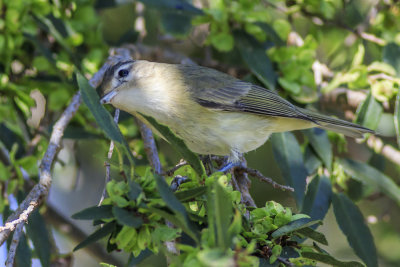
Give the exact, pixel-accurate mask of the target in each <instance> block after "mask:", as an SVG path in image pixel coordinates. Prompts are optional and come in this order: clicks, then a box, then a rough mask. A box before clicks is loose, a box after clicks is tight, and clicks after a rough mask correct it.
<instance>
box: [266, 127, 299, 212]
mask: <svg viewBox="0 0 400 267" xmlns="http://www.w3.org/2000/svg"><path fill="white" fill-rule="evenodd" d="M271 142H272V151H273V153H274V156H275V160H276V162H277V163H278V166H279V168H280V170H281V173H282V176H283V178H284V179H285V181H286V184H287V185H289V186H291V187H293V188H294V190H295V191H294V193H293V194H294V198H295V200H296V203H297V206H298V208H299V209H301V206H302V205H303V198H304V191H305V189H306V178H307V170H306V168H305V167H304V162H303V155H302V153H301V150H300V146H299V143H298V142H297V140H296V138H295V136H294V135H293V134H292V133H290V132H285V133H274V134H273V135H272V137H271Z"/></svg>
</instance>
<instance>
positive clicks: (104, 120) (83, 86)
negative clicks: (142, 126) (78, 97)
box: [76, 73, 134, 163]
mask: <svg viewBox="0 0 400 267" xmlns="http://www.w3.org/2000/svg"><path fill="white" fill-rule="evenodd" d="M76 79H77V81H78V86H79V89H80V91H81V94H82V99H83V102H85V104H86V106H87V107H88V108H89V110H90V111H91V112H92V114H93V116H94V118H95V120H96V122H97V124H98V125H99V126H100V128H101V129H102V130H103V131H104V133H105V134H106V135H107V137H108V138H110V139H112V140H114V141H116V142H118V143H119V144H120V145H122V147H123V148H124V150H125V153H126V155H127V156H128V159H129V160H130V162H131V163H133V162H134V158H133V155H132V153H131V151H130V148H129V146H128V144H127V143H126V141H125V139H124V137H123V136H122V134H121V132H120V130H119V128H118V126H117V125H116V124H115V122H114V120H113V118H112V117H111V115H110V113H109V112H108V111H107V110H106V109H105V108H104V107H103V106H102V105H101V104H100V98H99V96H98V94H97V92H96V90H95V89H94V88H93V87H92V86H91V85H90V84H89V82H88V80H87V79H86V78H85V77H83V76H82V75H81V74H79V73H78V74H77V75H76Z"/></svg>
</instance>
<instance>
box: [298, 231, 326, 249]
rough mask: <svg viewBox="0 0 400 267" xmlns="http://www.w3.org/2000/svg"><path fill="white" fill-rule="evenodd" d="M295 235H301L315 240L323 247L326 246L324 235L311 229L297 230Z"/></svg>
mask: <svg viewBox="0 0 400 267" xmlns="http://www.w3.org/2000/svg"><path fill="white" fill-rule="evenodd" d="M296 233H299V234H302V235H303V236H305V237H308V238H310V239H312V240H315V241H317V242H319V243H321V244H323V245H328V241H327V240H326V237H325V235H324V234H322V233H320V232H317V231H315V230H313V229H312V228H311V227H306V228H302V229H300V230H297V231H296Z"/></svg>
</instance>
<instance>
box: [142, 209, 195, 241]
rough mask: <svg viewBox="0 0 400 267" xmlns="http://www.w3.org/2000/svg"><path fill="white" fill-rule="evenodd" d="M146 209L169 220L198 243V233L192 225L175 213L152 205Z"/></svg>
mask: <svg viewBox="0 0 400 267" xmlns="http://www.w3.org/2000/svg"><path fill="white" fill-rule="evenodd" d="M147 209H148V210H149V211H151V212H153V213H155V214H158V215H160V216H161V217H163V218H164V219H166V220H168V221H170V222H171V223H173V224H174V225H176V226H177V227H179V228H182V230H183V231H184V232H185V233H186V234H188V236H190V237H191V238H192V239H193V240H195V241H196V242H197V243H198V240H199V233H198V231H197V230H193V226H192V225H190V226H188V224H187V223H186V222H185V220H182V218H180V217H179V216H176V215H175V214H172V213H169V212H167V211H165V210H161V209H158V208H153V207H147Z"/></svg>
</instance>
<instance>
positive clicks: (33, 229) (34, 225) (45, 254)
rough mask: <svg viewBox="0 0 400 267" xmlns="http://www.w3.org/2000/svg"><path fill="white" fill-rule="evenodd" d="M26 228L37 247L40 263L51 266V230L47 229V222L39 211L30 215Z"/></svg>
mask: <svg viewBox="0 0 400 267" xmlns="http://www.w3.org/2000/svg"><path fill="white" fill-rule="evenodd" d="M26 230H27V232H28V237H29V238H30V239H31V240H32V243H33V246H34V247H35V252H36V255H37V256H38V257H39V260H40V263H41V264H42V266H50V255H51V242H50V237H49V232H48V231H47V229H46V222H45V221H44V219H43V217H42V215H41V214H40V213H39V211H37V210H35V211H34V212H33V213H32V214H31V216H29V220H28V224H27V225H26Z"/></svg>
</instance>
